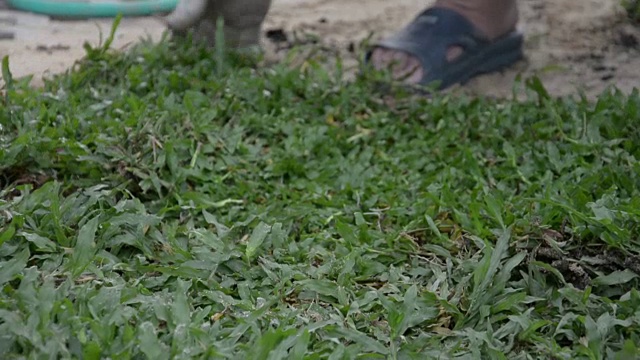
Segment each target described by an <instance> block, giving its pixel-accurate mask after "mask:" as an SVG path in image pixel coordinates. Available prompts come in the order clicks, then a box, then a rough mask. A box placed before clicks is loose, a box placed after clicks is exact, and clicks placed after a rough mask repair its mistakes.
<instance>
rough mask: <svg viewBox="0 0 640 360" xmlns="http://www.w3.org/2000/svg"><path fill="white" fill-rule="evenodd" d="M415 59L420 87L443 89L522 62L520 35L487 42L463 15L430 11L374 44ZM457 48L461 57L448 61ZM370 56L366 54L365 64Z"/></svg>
mask: <svg viewBox="0 0 640 360" xmlns="http://www.w3.org/2000/svg"><path fill="white" fill-rule="evenodd" d="M374 45H375V46H376V47H383V48H387V49H391V50H399V51H404V52H407V53H409V54H412V55H413V56H415V57H417V58H418V59H419V60H420V63H421V64H422V68H423V71H424V74H425V75H424V76H423V78H422V80H421V81H420V85H435V84H439V85H437V88H438V89H445V88H447V87H449V86H451V85H454V84H457V83H462V84H464V83H465V82H467V81H469V79H471V78H473V77H475V76H477V75H480V74H484V73H489V72H494V71H499V70H502V69H504V68H506V67H508V66H510V65H512V64H514V63H515V62H517V61H518V60H520V59H522V57H523V54H522V45H523V36H522V34H520V33H518V32H516V31H513V32H511V33H509V34H507V35H505V36H503V37H501V38H499V39H497V40H494V41H489V40H487V39H486V38H485V37H484V36H482V34H481V33H480V32H479V31H478V29H477V28H476V27H475V26H474V25H473V24H472V23H471V22H469V20H467V19H466V18H465V17H463V16H462V15H460V14H458V13H457V12H455V11H453V10H449V9H443V8H430V9H427V10H425V11H424V12H423V13H421V14H420V15H418V17H417V18H416V19H415V20H414V21H413V22H411V24H409V25H408V26H407V27H406V28H404V29H403V30H401V31H400V32H399V33H397V34H396V35H394V36H393V37H391V38H388V39H385V40H383V41H380V42H378V43H376V44H374ZM452 46H459V47H461V48H462V50H463V53H462V54H461V55H460V56H459V57H457V58H456V59H455V60H453V61H451V62H449V61H448V60H447V51H448V49H450V48H451V47H452ZM370 56H371V52H369V53H368V54H367V62H368V60H369V59H370Z"/></svg>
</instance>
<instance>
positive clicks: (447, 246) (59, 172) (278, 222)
mask: <svg viewBox="0 0 640 360" xmlns="http://www.w3.org/2000/svg"><path fill="white" fill-rule="evenodd" d="M90 50H91V49H90ZM216 58H217V59H218V60H220V56H219V54H218V55H216V54H213V55H212V54H211V53H209V52H207V51H205V50H204V49H201V48H198V47H188V46H183V45H172V44H170V43H168V42H162V43H160V44H158V45H149V44H142V45H140V46H137V47H136V48H135V49H133V50H131V51H129V52H127V53H125V54H114V53H111V52H108V51H102V50H99V49H98V50H96V49H93V52H91V51H90V52H89V56H88V57H87V59H86V60H85V61H84V62H83V63H82V64H81V65H80V66H79V67H78V68H77V69H76V70H75V71H73V72H70V73H69V74H66V75H63V76H60V77H57V78H55V79H54V80H52V81H49V82H48V83H47V84H46V86H45V88H44V89H42V90H34V89H31V88H29V87H27V86H26V84H25V83H24V82H17V81H10V82H9V85H10V86H7V87H6V88H5V89H4V90H3V92H4V94H3V95H4V96H3V98H4V106H3V108H2V110H1V112H0V124H2V125H1V128H0V171H1V174H2V175H1V177H0V189H2V190H1V191H0V286H1V287H2V292H1V293H0V357H2V358H4V359H12V358H23V357H28V358H41V357H49V358H83V359H98V358H117V359H127V358H144V357H145V356H146V357H147V358H153V359H169V358H172V359H173V358H176V359H181V358H184V359H192V358H229V359H236V358H246V359H285V358H286V359H324V358H327V359H352V358H368V359H369V358H371V359H375V358H381V359H382V358H393V359H410V358H416V359H424V358H454V357H456V358H495V359H500V358H503V359H504V358H514V359H529V358H561V359H579V358H585V359H600V358H619V359H630V358H634V357H636V356H638V354H639V353H638V345H637V344H640V318H639V317H638V313H639V311H640V294H639V293H638V291H637V286H638V274H639V273H640V258H639V250H640V244H639V234H640V228H639V224H640V190H639V189H640V176H639V174H640V163H639V162H638V158H640V130H639V128H638V126H637V124H638V121H639V120H640V114H639V111H640V96H639V94H638V92H637V91H636V92H635V93H633V94H631V95H623V94H620V93H618V92H617V91H615V90H612V91H610V92H607V93H603V94H602V95H601V96H600V97H599V99H598V100H597V101H595V102H589V101H587V100H585V99H581V98H578V99H556V98H552V97H550V96H549V95H548V94H547V93H546V92H545V90H544V88H543V87H542V86H541V85H540V84H539V83H537V82H536V81H531V82H529V83H528V89H529V91H530V95H531V96H530V98H529V100H527V101H522V102H509V101H501V102H496V101H490V100H483V99H473V100H470V99H462V98H454V97H447V96H436V97H434V98H432V99H425V98H416V97H413V96H410V95H407V94H404V95H403V94H397V95H394V96H388V95H382V94H379V93H376V92H374V91H372V90H371V86H370V83H371V82H370V79H358V80H356V81H355V82H352V83H346V82H342V81H341V80H340V76H337V75H335V74H333V73H332V72H327V71H325V70H323V69H322V67H321V66H319V65H317V64H315V63H314V62H312V61H310V62H308V63H306V64H305V66H304V67H302V68H287V67H286V66H285V65H280V66H277V67H274V68H270V69H254V68H252V67H247V66H240V65H238V64H239V62H242V61H243V60H242V59H233V58H229V59H226V61H227V62H228V63H227V64H226V65H225V67H224V68H223V67H221V66H217V65H216ZM215 69H222V70H218V71H215ZM5 73H6V74H8V70H7V68H6V67H5ZM5 79H7V77H6V76H5Z"/></svg>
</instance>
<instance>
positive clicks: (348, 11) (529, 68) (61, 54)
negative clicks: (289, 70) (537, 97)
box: [0, 0, 640, 97]
mask: <svg viewBox="0 0 640 360" xmlns="http://www.w3.org/2000/svg"><path fill="white" fill-rule="evenodd" d="M429 3H430V2H429V1H424V0H396V1H386V0H367V1H366V4H365V1H362V0H274V1H273V6H272V9H271V11H270V13H269V15H268V17H267V20H266V22H265V26H264V30H265V31H264V33H265V35H266V34H269V35H270V36H269V38H267V37H266V36H265V41H264V44H265V47H266V48H267V50H268V54H269V56H270V57H272V58H273V59H280V58H282V56H283V55H284V53H285V51H284V50H282V48H283V47H282V46H280V45H281V44H282V42H283V41H287V40H291V39H293V38H295V37H296V34H298V36H299V35H300V34H304V35H305V36H306V37H307V38H308V37H309V35H313V37H315V38H316V39H317V40H318V41H319V42H320V44H322V45H323V46H324V47H325V48H329V49H333V50H335V51H338V52H340V53H341V54H343V55H344V57H345V58H346V59H348V60H349V61H347V64H351V65H354V66H355V64H357V61H356V57H355V55H354V54H355V53H354V52H353V51H352V50H353V48H354V46H356V45H357V44H359V43H360V42H361V41H362V40H364V39H367V38H369V37H371V39H372V40H375V39H377V38H380V37H383V36H387V35H389V34H391V33H392V32H393V31H395V30H397V29H399V28H401V27H402V26H404V25H405V24H406V23H407V22H409V21H411V19H412V18H413V17H415V16H416V15H417V14H418V13H419V12H420V11H421V10H422V9H424V8H425V7H426V6H428V5H429ZM520 16H521V25H520V27H521V30H522V31H523V32H524V33H525V37H526V45H525V52H526V59H525V60H524V61H522V62H520V63H518V64H516V65H515V66H513V67H512V68H510V69H508V70H506V71H504V72H502V73H497V74H491V75H485V76H481V77H479V78H477V79H475V80H472V81H471V82H470V83H469V84H467V85H466V86H464V87H462V88H461V90H462V91H463V92H465V93H469V94H476V95H488V96H495V97H504V96H511V94H512V91H513V86H514V80H515V79H516V78H517V76H518V75H522V76H523V77H528V76H532V75H537V76H539V77H540V78H541V79H542V81H543V83H544V84H545V87H546V88H547V90H548V91H549V92H550V93H551V94H552V95H556V96H562V95H569V94H575V93H576V92H577V91H582V92H584V93H585V94H586V95H587V96H589V97H594V96H596V95H597V94H599V93H600V92H602V91H604V90H606V89H607V88H608V87H611V86H616V87H617V88H619V89H620V90H621V91H623V92H625V93H629V92H631V91H632V90H633V89H634V88H639V87H640V56H639V55H640V27H638V26H634V25H632V24H631V23H630V21H629V20H628V18H627V17H626V13H625V11H624V10H623V9H622V7H621V6H620V0H580V1H575V0H521V1H520ZM3 18H4V19H5V20H6V19H12V20H14V21H13V22H15V23H16V25H6V24H7V23H10V22H7V21H5V22H3V21H1V20H2V19H3ZM15 19H17V21H15ZM110 23H111V21H110V20H88V21H55V20H50V19H48V18H47V17H42V16H36V15H31V14H25V13H18V12H12V11H7V10H0V29H5V30H6V28H7V26H9V27H11V28H12V29H13V31H14V32H15V36H14V39H13V40H0V56H4V55H6V54H9V55H10V60H11V68H12V71H13V73H14V75H15V76H25V75H28V74H34V78H33V80H32V84H33V85H35V86H38V85H40V84H41V83H42V81H41V78H42V76H43V75H44V76H46V75H48V74H53V73H59V72H63V71H65V70H66V69H68V68H69V67H70V66H72V65H73V63H74V62H75V61H76V60H78V59H80V58H81V57H82V56H83V55H84V49H83V47H82V45H83V43H84V42H85V41H89V42H91V43H97V42H98V41H99V39H100V37H99V34H100V32H102V34H103V36H106V34H107V33H108V31H109V28H110ZM163 31H164V25H163V23H162V21H161V20H160V19H159V18H136V19H125V20H124V21H123V22H122V24H121V26H120V28H119V31H118V35H117V39H116V41H115V43H114V47H115V48H126V46H128V45H129V44H131V43H133V42H135V41H137V40H139V39H140V38H141V37H145V38H150V39H152V40H154V41H157V40H158V39H160V38H161V36H162V33H163ZM284 48H286V47H284ZM278 49H280V50H278Z"/></svg>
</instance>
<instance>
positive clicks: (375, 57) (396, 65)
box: [371, 47, 423, 84]
mask: <svg viewBox="0 0 640 360" xmlns="http://www.w3.org/2000/svg"><path fill="white" fill-rule="evenodd" d="M371 63H372V64H373V67H374V68H375V69H376V70H389V71H390V73H391V75H392V77H393V79H394V80H401V81H405V82H407V83H412V84H414V83H418V82H420V80H421V79H422V76H423V71H422V66H421V65H420V61H419V60H418V59H417V58H416V57H415V56H413V55H410V54H408V53H406V52H404V51H396V50H391V49H386V48H382V47H378V48H375V49H374V50H373V52H372V53H371Z"/></svg>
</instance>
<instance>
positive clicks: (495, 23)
mask: <svg viewBox="0 0 640 360" xmlns="http://www.w3.org/2000/svg"><path fill="white" fill-rule="evenodd" d="M435 6H437V7H442V8H447V9H451V10H454V11H456V12H458V13H459V14H460V15H462V16H464V17H465V18H467V19H468V20H469V21H471V23H473V24H474V25H475V26H476V27H477V28H478V29H479V30H480V31H481V32H482V33H483V34H484V35H485V36H487V38H489V39H490V40H495V39H496V38H499V37H501V36H503V35H505V34H507V33H509V32H511V31H513V30H515V28H516V25H517V23H518V6H517V3H516V1H515V0H437V1H436V5H435Z"/></svg>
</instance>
